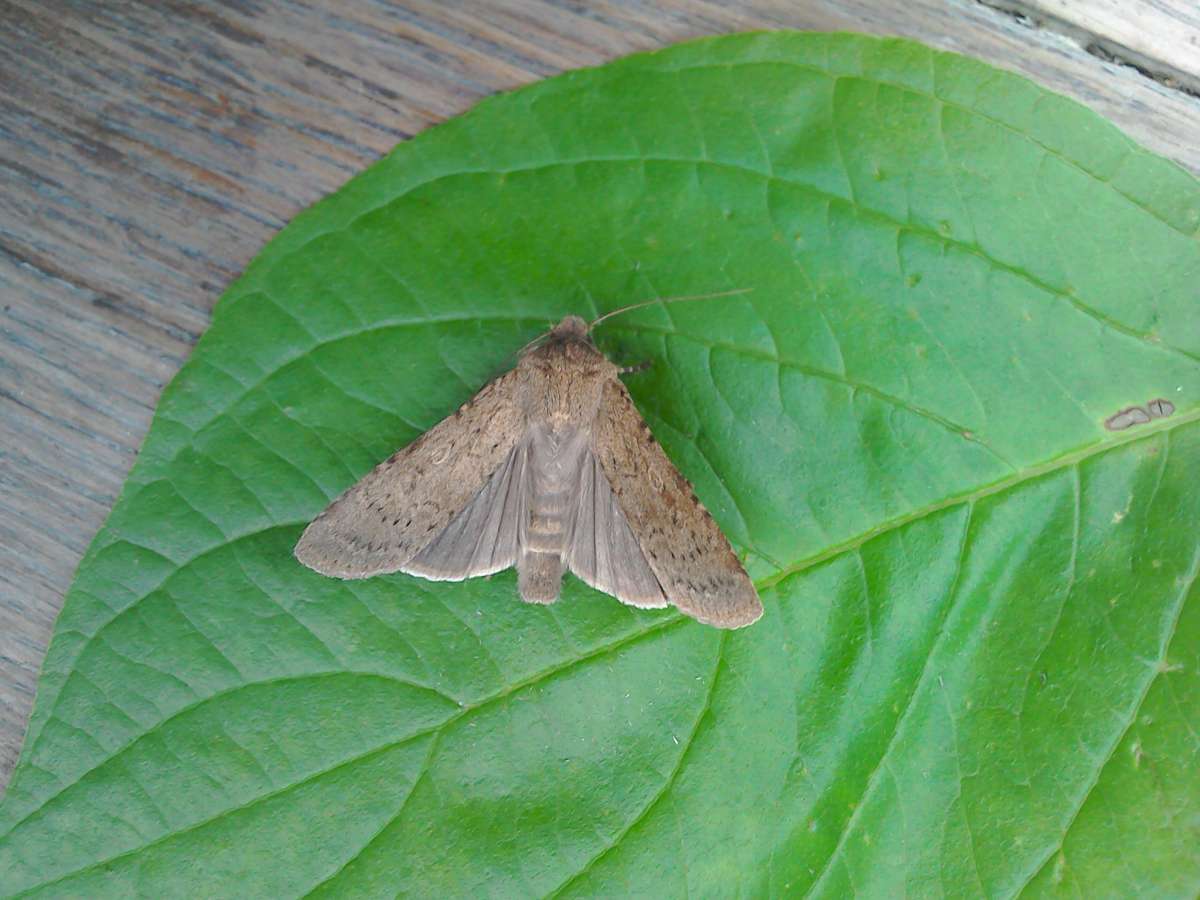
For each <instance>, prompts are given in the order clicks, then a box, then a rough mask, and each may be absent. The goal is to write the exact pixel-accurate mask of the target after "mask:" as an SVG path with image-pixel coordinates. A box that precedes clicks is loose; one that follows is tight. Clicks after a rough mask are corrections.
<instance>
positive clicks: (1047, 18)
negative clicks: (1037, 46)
mask: <svg viewBox="0 0 1200 900" xmlns="http://www.w3.org/2000/svg"><path fill="white" fill-rule="evenodd" d="M996 6H997V7H999V8H1001V9H1010V10H1012V11H1015V12H1019V13H1022V14H1024V15H1027V16H1030V17H1031V18H1033V19H1036V20H1037V21H1038V22H1039V23H1040V25H1041V26H1042V27H1043V28H1051V29H1054V30H1057V31H1061V32H1062V33H1063V34H1065V35H1067V36H1068V37H1071V38H1073V39H1074V40H1075V41H1077V42H1078V43H1079V44H1081V45H1082V46H1084V47H1087V48H1094V49H1093V52H1097V51H1098V52H1100V53H1102V54H1104V55H1106V56H1109V57H1113V58H1115V59H1118V60H1125V61H1127V62H1129V63H1130V64H1131V65H1134V66H1138V67H1139V68H1142V69H1144V70H1145V71H1146V72H1147V73H1148V74H1150V75H1152V76H1154V77H1157V78H1159V79H1160V80H1161V81H1163V82H1164V83H1167V84H1171V83H1172V82H1174V83H1177V84H1180V85H1182V86H1184V87H1185V88H1187V89H1188V90H1190V91H1192V92H1193V93H1200V4H1197V3H1196V2H1195V0H997V2H996Z"/></svg>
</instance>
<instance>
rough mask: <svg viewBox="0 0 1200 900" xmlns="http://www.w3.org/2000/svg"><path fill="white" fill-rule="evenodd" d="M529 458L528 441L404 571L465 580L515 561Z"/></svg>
mask: <svg viewBox="0 0 1200 900" xmlns="http://www.w3.org/2000/svg"><path fill="white" fill-rule="evenodd" d="M528 459H529V453H528V444H527V443H526V442H521V443H518V444H517V445H516V446H515V447H513V449H512V450H511V451H509V454H508V457H507V458H506V459H505V460H504V462H503V463H502V464H501V465H500V468H499V469H497V470H496V471H495V473H494V474H493V475H492V477H491V478H490V479H488V482H487V484H485V485H484V486H483V489H482V490H481V491H480V492H479V493H478V494H476V495H475V497H474V498H473V499H472V500H471V501H470V502H469V503H468V504H467V505H466V506H464V507H463V508H462V510H461V511H460V512H459V513H458V514H457V515H456V516H455V517H454V518H453V519H451V520H450V523H449V524H448V525H446V527H445V528H443V529H442V530H441V531H439V532H438V533H437V536H436V537H434V539H433V540H432V541H431V542H430V543H429V544H427V545H426V546H425V549H423V550H422V551H421V552H420V553H418V554H417V555H416V556H415V557H413V559H412V560H411V561H410V562H408V563H405V564H404V566H402V570H403V571H405V572H408V573H409V574H411V575H420V576H421V577H422V578H428V579H430V580H431V581H462V580H463V579H464V578H472V577H474V576H476V575H491V574H493V573H495V572H499V571H501V570H503V569H507V568H508V567H509V566H511V565H513V564H514V563H516V561H517V552H518V550H519V534H520V523H521V522H522V521H524V517H525V510H526V509H527V508H528V499H527V496H526V491H527V490H528V481H527V478H526V464H527V461H528Z"/></svg>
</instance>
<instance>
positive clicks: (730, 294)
mask: <svg viewBox="0 0 1200 900" xmlns="http://www.w3.org/2000/svg"><path fill="white" fill-rule="evenodd" d="M752 290H754V288H748V287H747V288H734V289H733V290H731V291H718V292H716V293H714V294H687V295H685V296H682V297H651V298H650V299H649V300H643V301H641V302H640V303H631V304H630V305H629V306H622V307H621V308H620V309H614V310H612V311H611V312H606V313H605V314H604V315H602V316H599V317H597V318H595V319H593V320H592V321H591V322H590V323H589V324H588V332H589V333H590V332H591V330H592V329H593V328H595V327H596V326H597V325H599V324H600V323H601V322H603V321H604V320H605V319H610V318H612V317H613V316H616V315H620V314H621V313H627V312H630V311H632V310H635V309H641V308H642V307H643V306H650V305H651V304H654V303H684V302H686V301H688V300H713V299H715V298H717V297H733V296H736V295H737V294H748V293H750V292H751V291H752Z"/></svg>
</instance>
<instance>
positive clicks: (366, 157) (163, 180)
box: [0, 0, 1200, 784]
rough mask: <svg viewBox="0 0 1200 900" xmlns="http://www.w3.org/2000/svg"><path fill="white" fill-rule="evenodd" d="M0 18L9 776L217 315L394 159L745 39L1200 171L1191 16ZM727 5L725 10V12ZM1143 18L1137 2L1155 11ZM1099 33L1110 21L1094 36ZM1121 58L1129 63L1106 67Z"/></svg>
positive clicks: (2, 666) (812, 12)
mask: <svg viewBox="0 0 1200 900" xmlns="http://www.w3.org/2000/svg"><path fill="white" fill-rule="evenodd" d="M1010 5H1013V6H1020V7H1022V8H1023V9H1025V10H1026V11H1029V10H1030V9H1041V8H1042V7H1045V8H1047V9H1049V8H1050V7H1052V6H1053V7H1054V9H1053V10H1052V12H1053V13H1054V15H1052V16H1051V17H1050V19H1048V20H1047V22H1046V24H1045V25H1044V26H1038V25H1037V24H1036V22H1035V21H1034V20H1033V19H1031V18H1026V17H1022V16H1019V15H1012V14H1009V13H1006V12H1002V11H998V10H997V9H995V8H993V7H992V6H985V5H983V4H981V3H976V2H971V0H951V2H946V0H840V2H833V0H830V2H810V3H803V4H801V3H795V2H749V3H740V4H736V5H732V4H724V3H720V2H717V0H673V2H659V3H652V2H633V0H629V2H596V3H588V4H580V3H575V2H571V0H507V2H505V0H498V2H489V3H478V4H462V3H458V4H443V3H439V2H437V0H404V2H395V3H385V2H379V0H315V2H311V0H310V2H308V3H304V4H301V3H299V2H292V0H272V2H265V0H227V2H224V3H218V2H210V3H183V2H178V0H171V2H157V0H155V2H150V0H147V2H144V3H134V2H120V3H114V2H103V0H95V2H92V3H88V2H73V3H68V2H65V0H0V294H2V296H3V299H2V301H0V302H2V307H3V309H2V313H0V784H3V783H5V782H7V778H8V774H9V772H10V771H11V768H12V765H13V763H14V762H15V759H16V755H17V750H18V748H19V745H20V740H21V736H22V734H23V732H24V727H25V721H26V719H27V717H28V713H29V708H30V704H31V702H32V698H33V689H34V683H35V679H36V674H37V669H38V666H39V664H40V661H41V659H42V656H43V654H44V652H45V647H46V643H47V641H48V639H49V635H50V630H51V626H52V624H53V621H54V617H55V616H56V614H57V612H58V609H59V607H60V604H61V602H62V595H63V592H64V591H65V590H66V587H67V585H68V583H69V581H70V579H71V575H72V573H73V571H74V568H75V566H76V564H77V563H78V561H79V558H80V557H81V556H82V554H83V551H84V549H85V547H86V545H87V543H88V541H89V540H90V539H91V538H92V536H93V534H94V533H95V532H96V530H97V528H98V527H99V526H100V524H101V522H102V521H103V519H104V517H105V515H106V514H107V512H108V510H109V509H110V508H111V506H112V504H113V502H114V500H115V498H116V495H117V493H118V490H119V488H120V485H121V483H122V481H123V479H124V477H125V474H126V472H127V471H128V469H129V467H130V465H131V463H132V462H133V458H134V455H135V453H136V451H137V447H138V446H139V444H140V443H141V440H142V436H143V435H144V433H145V431H146V428H147V427H148V425H149V423H150V418H151V414H152V411H153V408H154V404H155V402H156V400H157V398H158V394H159V391H160V390H161V388H162V386H163V385H164V384H165V382H166V381H167V380H169V379H170V378H171V376H172V375H173V374H174V373H175V371H176V370H177V369H178V368H179V365H180V364H181V362H182V361H183V359H184V358H185V357H186V356H187V354H188V352H189V350H190V348H191V346H192V345H193V343H194V342H195V340H196V338H197V336H198V335H199V334H200V332H201V331H202V330H203V329H204V327H205V324H206V322H207V319H208V313H209V310H210V308H211V307H212V304H213V302H214V301H215V300H216V298H217V297H218V295H219V294H220V293H221V291H222V290H223V288H224V287H225V285H226V284H228V282H229V281H230V280H231V279H232V278H233V277H234V276H236V275H237V274H238V272H240V271H241V270H242V268H243V267H244V266H245V265H246V263H247V262H248V261H249V260H250V258H251V257H252V256H253V255H254V254H255V253H256V252H257V250H258V249H259V248H260V247H261V246H262V244H263V243H264V242H265V241H266V240H267V239H268V238H269V237H270V236H271V235H272V234H274V233H275V231H276V230H278V229H279V227H280V226H281V225H283V223H284V222H286V221H287V220H288V219H289V218H290V217H291V216H292V215H293V214H295V213H296V212H297V211H298V210H300V209H302V208H303V207H305V206H306V205H308V204H309V203H311V202H312V201H314V200H316V199H317V198H319V197H321V196H322V195H324V194H326V193H328V192H329V191H331V190H333V189H334V188H336V187H337V186H338V185H339V184H341V183H342V182H343V181H345V179H346V178H347V177H348V176H350V175H351V174H353V173H354V172H356V171H358V170H360V169H361V168H363V167H364V166H366V165H367V164H368V163H370V162H371V161H372V160H374V159H376V158H377V157H378V156H380V155H381V154H382V153H384V152H385V151H386V150H388V149H389V148H390V147H391V146H392V145H393V144H395V143H396V142H397V141H400V140H403V139H404V138H406V137H408V136H410V135H412V134H414V133H416V132H418V131H420V130H421V129H423V128H426V127H428V126H429V125H432V124H434V123H436V122H439V121H441V120H443V119H445V118H446V117H448V116H451V115H453V114H455V113H458V112H461V111H462V110H464V109H466V108H467V107H469V106H470V105H471V104H472V103H473V102H475V101H476V100H478V99H479V98H481V97H483V96H485V95H487V94H490V93H492V92H494V91H497V90H505V89H509V88H513V87H516V86H518V85H521V84H524V83H527V82H529V81H532V80H534V79H537V78H540V77H543V76H546V75H551V74H554V73H556V72H560V71H562V70H564V69H569V68H574V67H578V66H583V65H592V64H597V63H601V62H604V61H605V60H608V59H611V58H613V57H615V56H619V55H622V54H625V53H628V52H631V51H634V50H640V49H649V48H654V47H658V46H662V45H664V44H668V43H672V42H674V41H677V40H681V39H684V38H689V37H695V36H698V35H702V34H712V33H718V32H727V31H736V30H745V29H752V28H780V27H794V28H805V29H850V30H858V31H869V32H876V33H888V34H901V35H907V36H910V37H915V38H918V39H920V40H924V41H926V42H928V43H930V44H933V45H936V46H939V47H943V48H946V49H951V50H957V51H961V52H965V53H970V54H973V55H975V56H979V57H981V58H983V59H986V60H988V61H990V62H993V63H995V64H998V65H1001V66H1004V67H1007V68H1010V69H1015V70H1017V71H1019V72H1022V73H1024V74H1026V75H1028V76H1030V77H1032V78H1034V79H1036V80H1037V81H1039V82H1041V83H1042V84H1045V85H1047V86H1049V87H1051V88H1053V89H1055V90H1058V91H1061V92H1063V93H1066V94H1069V95H1072V96H1074V97H1076V98H1078V99H1080V100H1082V101H1083V102H1084V103H1086V104H1088V105H1090V106H1091V107H1093V108H1094V109H1096V110H1097V111H1099V112H1100V113H1102V114H1103V115H1105V116H1107V117H1108V118H1110V119H1112V120H1113V121H1115V122H1116V123H1117V124H1119V125H1120V126H1121V127H1123V128H1124V129H1125V130H1126V131H1128V132H1129V133H1130V134H1132V135H1133V136H1134V137H1135V138H1137V139H1138V140H1140V141H1141V142H1142V143H1144V144H1146V145H1148V146H1149V147H1151V148H1153V149H1155V150H1157V151H1159V152H1160V153H1163V154H1164V155H1166V156H1169V157H1172V158H1174V159H1176V160H1177V161H1179V162H1180V163H1181V164H1183V165H1184V166H1187V167H1188V168H1190V169H1192V170H1193V171H1200V149H1198V148H1200V100H1198V99H1197V98H1196V97H1195V96H1193V95H1190V94H1188V93H1187V92H1185V91H1183V90H1178V89H1174V88H1173V87H1172V86H1171V85H1172V84H1173V83H1174V82H1171V81H1169V80H1168V81H1166V83H1164V82H1163V81H1161V80H1155V79H1154V78H1153V77H1148V76H1147V74H1145V73H1144V72H1143V71H1138V70H1137V69H1135V68H1133V67H1130V66H1123V65H1120V64H1115V63H1112V62H1106V61H1103V60H1102V59H1100V58H1098V57H1097V56H1095V55H1092V54H1089V53H1088V52H1087V50H1086V49H1085V46H1086V42H1082V43H1081V42H1078V41H1076V40H1072V39H1067V38H1064V37H1063V36H1062V35H1061V34H1060V33H1059V32H1058V31H1056V30H1055V26H1054V23H1053V21H1050V20H1051V19H1052V20H1054V21H1058V20H1063V21H1066V20H1070V22H1071V23H1072V24H1073V25H1074V26H1077V27H1080V28H1082V29H1083V30H1084V32H1086V33H1087V34H1091V35H1093V36H1095V35H1097V34H1101V35H1103V34H1108V43H1107V45H1106V49H1107V51H1108V52H1109V53H1110V54H1111V53H1113V52H1114V51H1113V47H1114V46H1115V47H1117V49H1118V50H1119V48H1120V47H1121V46H1123V43H1122V42H1134V41H1135V38H1136V46H1135V47H1133V48H1131V51H1132V52H1136V54H1137V65H1138V66H1140V67H1141V68H1142V69H1143V70H1145V71H1148V72H1150V73H1151V74H1156V73H1155V66H1156V59H1158V58H1159V57H1161V58H1162V64H1163V71H1165V72H1168V73H1169V72H1172V71H1177V70H1179V69H1180V67H1181V66H1182V67H1183V68H1187V67H1188V66H1193V67H1194V66H1195V65H1196V64H1197V56H1196V55H1195V53H1194V52H1192V54H1191V55H1190V56H1189V55H1188V54H1187V53H1183V54H1182V55H1180V53H1179V48H1181V47H1183V48H1185V49H1186V48H1188V47H1190V48H1191V49H1192V51H1194V50H1195V48H1196V47H1197V42H1198V37H1197V34H1198V32H1197V22H1196V16H1195V8H1194V5H1193V3H1192V0H1157V2H1153V3H1142V2H1140V0H1139V2H1132V3H1127V2H1122V3H1121V4H1120V8H1121V9H1125V10H1130V9H1134V10H1141V11H1143V12H1145V13H1146V15H1145V16H1144V17H1142V18H1141V19H1138V20H1137V21H1139V22H1140V23H1141V24H1139V25H1138V26H1137V29H1136V32H1137V33H1136V34H1133V33H1131V32H1130V31H1129V30H1128V29H1126V28H1125V27H1124V25H1121V27H1120V28H1117V27H1116V26H1115V25H1114V24H1113V23H1114V22H1124V21H1125V20H1124V19H1121V17H1120V16H1117V17H1115V18H1114V17H1112V16H1111V15H1110V13H1111V10H1112V9H1114V8H1116V7H1117V4H1116V3H1115V2H1113V3H1107V2H1101V3H1097V4H1092V6H1093V7H1094V8H1095V9H1096V10H1097V11H1098V12H1103V13H1104V16H1098V17H1096V18H1095V20H1094V21H1090V20H1088V15H1087V7H1088V4H1083V3H1070V2H1067V0H1045V3H1043V4H1041V6H1039V4H1038V3H1024V4H1010ZM729 6H736V8H727V7H729ZM1151 7H1152V8H1151ZM1105 29H1108V31H1107V32H1106V31H1105ZM1117 55H1118V56H1119V55H1120V54H1119V53H1118V54H1117Z"/></svg>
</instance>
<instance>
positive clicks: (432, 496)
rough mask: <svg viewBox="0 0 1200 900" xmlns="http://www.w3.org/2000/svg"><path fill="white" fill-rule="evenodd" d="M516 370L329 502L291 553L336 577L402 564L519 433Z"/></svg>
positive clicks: (464, 500)
mask: <svg viewBox="0 0 1200 900" xmlns="http://www.w3.org/2000/svg"><path fill="white" fill-rule="evenodd" d="M519 378H520V372H519V371H518V370H513V371H510V372H508V373H506V374H504V375H502V376H501V377H499V378H497V379H495V380H494V381H492V382H490V383H489V384H487V385H485V386H484V387H483V388H482V389H481V390H480V391H479V393H477V394H476V395H475V396H474V397H472V398H471V399H470V400H469V401H467V403H465V404H463V406H462V407H460V408H459V409H458V411H457V412H455V413H454V414H453V415H451V416H448V417H447V418H445V419H443V420H442V421H441V422H439V423H438V424H437V425H435V426H434V427H433V428H431V429H430V430H429V431H427V432H425V434H423V435H422V436H421V437H419V438H417V440H415V441H413V442H412V443H411V444H409V445H408V446H407V447H404V448H403V449H401V450H399V451H397V452H396V453H395V454H393V455H392V456H391V457H390V458H388V459H386V460H384V461H383V462H382V463H380V464H379V465H378V466H376V467H375V468H374V469H372V470H371V471H370V472H368V473H367V474H366V475H365V476H363V478H362V479H361V480H359V481H358V482H357V483H355V484H354V485H352V486H351V487H350V488H348V489H347V490H346V491H345V492H344V493H343V494H342V495H341V496H340V497H338V498H337V499H336V500H334V501H333V502H332V503H331V504H329V506H328V507H327V508H326V509H325V511H324V512H322V513H321V514H320V515H319V516H318V517H317V518H316V519H314V520H313V522H312V524H310V525H309V526H308V528H307V529H306V530H305V532H304V534H303V535H302V536H301V538H300V541H299V542H298V543H297V544H296V550H295V553H296V558H297V559H299V560H300V561H301V562H302V563H304V564H305V565H306V566H308V567H309V568H312V569H315V570H316V571H318V572H321V573H322V574H325V575H332V576H335V577H338V578H365V577H367V576H369V575H376V574H381V573H384V572H395V571H398V570H400V569H403V568H404V566H405V565H406V564H408V563H409V562H411V561H412V560H413V559H414V557H416V556H417V554H419V553H420V552H421V551H422V550H423V549H425V547H427V546H428V545H429V544H431V543H432V542H433V540H434V538H436V537H437V535H438V533H439V532H440V531H441V530H442V529H443V528H445V527H446V526H447V525H448V524H449V523H450V522H451V520H452V519H453V518H454V517H455V516H456V515H457V514H458V513H459V512H461V511H462V510H463V509H464V508H465V507H466V506H467V504H468V503H469V502H470V501H471V500H472V499H473V498H474V497H475V496H476V494H478V493H479V492H480V491H481V490H482V489H483V488H484V486H485V485H486V484H487V483H488V481H489V479H490V478H491V477H492V475H493V474H494V473H495V472H496V471H497V469H499V468H500V466H501V464H502V463H503V462H504V461H505V460H506V459H507V458H508V456H509V454H510V453H511V451H512V450H513V447H514V446H515V445H516V443H517V441H518V439H519V438H520V436H521V434H522V433H523V432H524V412H523V410H522V408H521V403H520V401H519V397H518V388H519V383H520V382H519Z"/></svg>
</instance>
